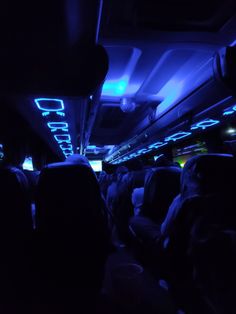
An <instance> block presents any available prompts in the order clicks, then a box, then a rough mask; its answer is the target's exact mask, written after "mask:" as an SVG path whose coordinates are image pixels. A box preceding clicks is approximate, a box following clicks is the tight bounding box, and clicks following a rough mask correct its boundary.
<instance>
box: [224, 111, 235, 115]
mask: <svg viewBox="0 0 236 314" xmlns="http://www.w3.org/2000/svg"><path fill="white" fill-rule="evenodd" d="M234 113H235V111H234V110H226V111H224V112H223V116H229V115H231V114H234Z"/></svg>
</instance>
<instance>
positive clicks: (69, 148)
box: [60, 144, 73, 150]
mask: <svg viewBox="0 0 236 314" xmlns="http://www.w3.org/2000/svg"><path fill="white" fill-rule="evenodd" d="M60 148H61V150H73V146H72V144H63V145H60Z"/></svg>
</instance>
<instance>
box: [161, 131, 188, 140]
mask: <svg viewBox="0 0 236 314" xmlns="http://www.w3.org/2000/svg"><path fill="white" fill-rule="evenodd" d="M191 134H192V133H191V132H182V131H181V132H177V133H175V134H172V135H171V136H168V137H166V138H165V141H166V142H169V141H174V142H175V141H177V140H180V139H182V138H184V137H187V136H189V135H191Z"/></svg>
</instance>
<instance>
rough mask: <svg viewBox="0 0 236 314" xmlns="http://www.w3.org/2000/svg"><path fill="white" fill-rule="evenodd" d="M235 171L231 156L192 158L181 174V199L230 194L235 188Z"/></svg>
mask: <svg viewBox="0 0 236 314" xmlns="http://www.w3.org/2000/svg"><path fill="white" fill-rule="evenodd" d="M235 169H236V168H235V159H234V158H233V156H232V155H224V154H203V155H198V156H194V157H192V158H191V159H190V160H189V161H188V162H187V163H186V164H185V166H184V169H183V172H182V176H181V195H182V197H183V198H186V197H189V196H193V195H207V194H215V193H227V194H228V193H230V191H233V189H234V187H235Z"/></svg>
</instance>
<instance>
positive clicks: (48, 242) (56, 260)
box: [36, 162, 109, 313]
mask: <svg viewBox="0 0 236 314" xmlns="http://www.w3.org/2000/svg"><path fill="white" fill-rule="evenodd" d="M36 211H37V214H36V217H37V220H36V224H37V231H38V239H39V263H40V264H39V269H40V276H41V278H40V280H41V284H40V287H41V292H45V294H44V298H46V301H45V302H49V303H54V304H59V305H60V306H61V307H62V308H63V305H64V306H65V307H66V308H67V311H68V308H69V307H70V306H71V307H72V308H73V307H75V308H80V307H81V308H83V307H85V309H84V313H87V312H86V309H89V306H94V303H95V297H96V295H97V294H98V291H99V289H100V287H101V283H102V278H103V268H104V264H105V260H106V257H107V254H108V244H109V233H108V225H107V217H106V213H105V211H104V208H103V202H102V198H101V194H100V190H99V185H98V182H97V179H96V176H95V174H94V172H93V170H92V169H91V167H90V166H89V165H86V164H85V163H84V164H76V163H69V162H67V163H57V164H51V165H48V166H47V167H45V168H44V169H43V170H42V171H41V174H40V178H39V183H38V191H37V198H36Z"/></svg>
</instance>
